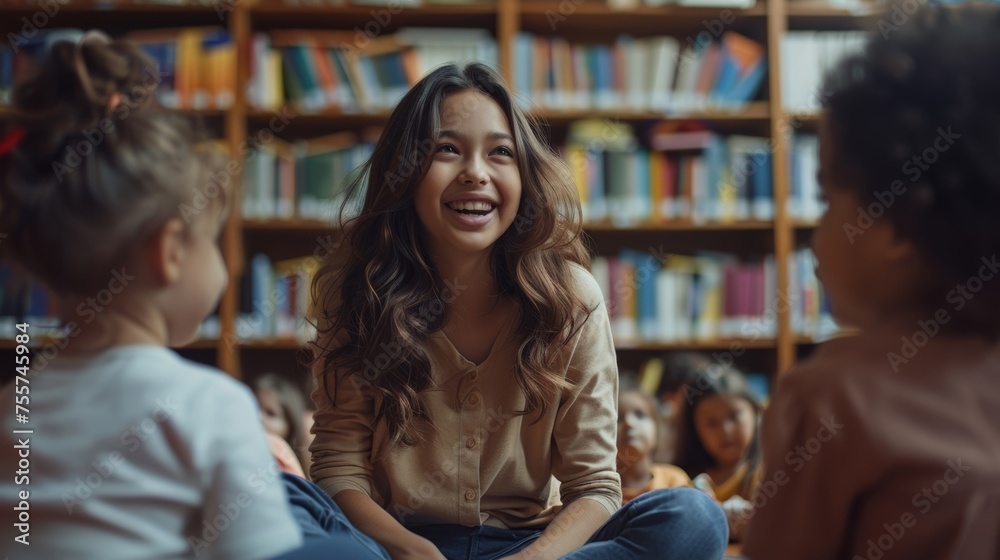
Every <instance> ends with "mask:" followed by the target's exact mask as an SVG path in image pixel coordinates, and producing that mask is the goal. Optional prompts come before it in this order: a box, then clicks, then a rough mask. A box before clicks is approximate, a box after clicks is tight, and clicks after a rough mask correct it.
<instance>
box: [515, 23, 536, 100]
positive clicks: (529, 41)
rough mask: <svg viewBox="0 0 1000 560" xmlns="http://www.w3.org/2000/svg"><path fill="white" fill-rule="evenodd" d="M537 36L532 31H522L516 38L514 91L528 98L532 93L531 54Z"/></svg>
mask: <svg viewBox="0 0 1000 560" xmlns="http://www.w3.org/2000/svg"><path fill="white" fill-rule="evenodd" d="M534 42H535V38H534V36H533V35H532V34H531V33H525V32H523V31H522V32H520V33H518V34H517V36H516V37H515V38H514V70H515V75H514V91H516V92H518V93H520V94H521V95H523V96H525V98H528V97H529V96H530V95H531V91H532V90H531V88H532V85H533V84H532V83H531V55H532V51H533V49H534Z"/></svg>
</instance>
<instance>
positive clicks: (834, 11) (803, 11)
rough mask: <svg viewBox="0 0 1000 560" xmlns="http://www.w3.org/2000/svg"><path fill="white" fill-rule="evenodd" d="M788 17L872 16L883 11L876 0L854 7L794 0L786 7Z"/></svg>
mask: <svg viewBox="0 0 1000 560" xmlns="http://www.w3.org/2000/svg"><path fill="white" fill-rule="evenodd" d="M785 11H786V13H787V14H788V17H790V18H794V17H826V18H844V17H862V18H863V17H870V16H872V15H875V14H879V13H881V9H880V8H879V7H878V6H877V5H876V4H875V3H874V2H863V3H861V4H860V5H859V6H858V7H856V8H853V9H845V8H837V7H834V6H831V5H830V3H829V2H827V1H825V0H802V1H800V0H792V1H790V2H788V3H787V7H786V8H785Z"/></svg>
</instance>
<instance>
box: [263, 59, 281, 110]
mask: <svg viewBox="0 0 1000 560" xmlns="http://www.w3.org/2000/svg"><path fill="white" fill-rule="evenodd" d="M264 64H266V71H267V77H268V78H269V79H268V81H267V99H268V100H269V101H271V102H272V103H271V105H270V108H273V109H278V108H281V107H283V106H284V105H285V88H283V87H281V84H283V83H284V80H285V76H284V75H283V74H282V67H281V51H279V50H270V51H268V53H267V59H266V60H265V62H264Z"/></svg>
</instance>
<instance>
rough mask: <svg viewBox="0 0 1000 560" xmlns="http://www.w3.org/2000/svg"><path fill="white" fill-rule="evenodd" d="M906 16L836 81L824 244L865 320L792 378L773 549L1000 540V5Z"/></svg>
mask: <svg viewBox="0 0 1000 560" xmlns="http://www.w3.org/2000/svg"><path fill="white" fill-rule="evenodd" d="M897 9H898V8H897ZM890 21H891V22H894V23H897V22H896V16H895V13H893V14H891V17H890V14H886V15H885V16H883V18H882V19H880V20H879V29H880V30H881V33H879V34H874V33H873V35H872V37H871V39H870V40H869V41H868V43H867V45H866V46H865V49H864V51H863V53H860V54H857V55H852V56H849V57H847V58H846V59H844V60H843V61H841V62H840V64H839V65H838V66H837V67H836V68H835V69H834V70H833V71H832V72H831V73H830V74H829V75H828V76H827V78H826V83H825V85H824V87H823V92H824V97H825V98H824V100H823V115H822V119H821V121H820V130H819V138H820V153H819V160H820V169H819V181H820V187H821V190H822V192H823V194H824V195H825V197H826V199H827V201H828V207H827V209H826V212H825V214H824V215H823V217H822V218H821V220H820V222H819V224H818V226H817V228H816V230H815V232H814V234H813V240H812V247H813V252H814V253H815V254H816V259H817V262H818V266H817V275H818V276H819V279H820V280H821V281H822V283H823V285H824V287H825V288H826V291H827V293H828V295H829V297H830V304H831V307H832V311H833V315H834V317H835V318H837V320H838V322H840V323H841V324H849V325H852V326H854V327H857V328H858V329H859V330H860V334H859V335H857V336H852V337H844V338H839V339H837V340H833V341H830V342H828V343H825V344H823V345H821V346H820V347H819V348H818V349H817V350H816V351H815V352H813V354H812V355H811V356H810V357H809V359H808V360H806V361H804V362H802V363H801V364H799V365H797V366H796V367H794V368H793V369H792V371H790V372H788V373H787V374H786V375H784V376H783V377H782V378H781V379H780V382H779V383H778V386H777V389H776V391H775V392H774V394H773V396H772V399H771V404H770V406H769V408H768V411H767V414H766V415H765V417H764V424H763V434H762V438H763V439H762V441H763V449H764V466H765V468H766V471H765V473H764V476H763V479H762V480H763V482H762V483H761V489H762V492H760V494H761V497H760V498H758V499H757V500H755V502H759V503H755V505H756V512H755V514H754V517H753V520H752V521H751V524H750V527H749V533H748V536H747V539H746V543H745V546H744V553H745V554H746V555H747V556H749V557H751V558H753V559H755V560H757V559H759V560H781V559H786V558H787V559H799V558H810V559H812V560H823V559H828V558H830V559H832V558H855V559H856V558H866V559H869V560H871V559H876V558H878V559H881V560H904V559H905V560H910V559H913V558H928V559H930V558H933V559H949V560H996V559H997V558H1000V537H998V534H1000V533H998V531H997V529H998V528H1000V389H998V387H1000V385H998V383H1000V260H998V259H1000V219H998V218H997V217H998V216H1000V165H998V162H997V154H1000V73H998V72H997V64H996V53H997V52H1000V9H997V8H996V7H995V6H988V5H982V6H979V5H976V6H931V5H927V6H922V7H920V8H919V10H918V11H917V12H915V13H913V14H910V15H909V16H908V19H907V20H906V22H905V24H901V25H898V26H897V25H892V24H890V23H889V22H890ZM765 489H768V490H769V491H768V492H764V491H763V490H765Z"/></svg>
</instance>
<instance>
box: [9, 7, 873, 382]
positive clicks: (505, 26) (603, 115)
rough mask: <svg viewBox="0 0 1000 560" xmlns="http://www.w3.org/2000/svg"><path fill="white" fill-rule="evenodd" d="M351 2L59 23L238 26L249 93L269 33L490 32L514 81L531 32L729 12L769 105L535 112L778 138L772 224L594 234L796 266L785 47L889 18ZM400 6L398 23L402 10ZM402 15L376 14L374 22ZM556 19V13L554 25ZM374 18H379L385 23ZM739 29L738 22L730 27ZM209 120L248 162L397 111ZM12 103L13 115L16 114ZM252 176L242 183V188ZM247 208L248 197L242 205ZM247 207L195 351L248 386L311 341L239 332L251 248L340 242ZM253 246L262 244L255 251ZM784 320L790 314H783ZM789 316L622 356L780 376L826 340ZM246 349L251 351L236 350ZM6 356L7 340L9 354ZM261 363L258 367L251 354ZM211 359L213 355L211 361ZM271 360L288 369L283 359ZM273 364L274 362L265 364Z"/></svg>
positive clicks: (214, 114) (668, 25)
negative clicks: (741, 333) (811, 32)
mask: <svg viewBox="0 0 1000 560" xmlns="http://www.w3.org/2000/svg"><path fill="white" fill-rule="evenodd" d="M36 1H37V0H0V22H2V23H0V31H3V33H4V36H5V37H7V36H8V33H15V34H16V33H18V32H21V31H23V30H22V27H23V25H22V24H23V21H24V20H23V19H22V18H28V19H29V20H30V18H31V17H32V16H33V15H34V14H37V13H38V11H39V9H40V8H39V7H38V5H37V4H36V3H35V2H36ZM339 4H341V2H340V1H339V0H337V1H334V0H256V1H254V0H224V1H223V2H221V3H220V4H210V3H207V2H206V3H195V2H189V1H188V2H185V1H184V0H181V2H179V3H176V4H169V5H168V4H156V3H146V2H139V1H135V0H116V1H103V0H68V1H67V2H66V3H63V4H59V11H58V13H56V14H55V15H53V16H52V17H51V18H49V19H50V20H51V23H50V25H49V26H53V27H56V26H58V27H84V28H86V27H96V28H103V29H107V30H108V31H109V32H111V33H112V34H114V35H124V34H126V33H129V32H132V31H135V30H137V29H140V30H141V29H159V28H168V27H175V26H221V27H223V28H225V29H226V30H228V32H229V33H230V36H231V37H232V39H233V41H234V44H235V45H237V46H238V49H237V52H238V55H237V56H238V65H237V69H236V84H237V85H242V84H247V83H248V80H249V78H250V63H249V56H250V55H249V49H248V48H246V46H247V45H249V42H250V39H251V36H252V34H253V33H256V32H269V31H275V30H281V29H302V28H309V29H341V30H353V29H355V28H356V27H358V28H363V27H364V26H365V25H369V24H371V23H372V22H373V21H375V23H376V25H375V26H373V27H377V28H378V31H379V33H392V32H394V31H395V30H397V29H399V28H401V27H477V28H486V29H489V30H491V32H492V33H493V34H494V37H495V39H496V43H497V58H498V63H499V69H500V70H501V73H502V74H503V75H504V77H505V78H506V79H507V80H508V82H509V83H512V84H513V83H514V80H513V78H514V71H515V68H514V60H512V59H513V55H512V51H513V49H512V47H513V45H514V42H515V40H516V37H517V34H518V33H519V32H522V31H528V32H531V33H536V34H539V35H550V36H553V35H558V36H565V37H566V38H568V39H569V40H571V41H573V40H580V39H582V38H586V39H592V40H598V41H613V40H614V37H615V36H616V35H618V34H619V33H623V32H627V33H631V34H635V35H636V36H639V37H650V36H654V35H672V36H675V37H678V38H679V39H681V40H683V39H684V38H685V37H687V38H690V37H693V36H695V35H697V34H698V33H699V32H701V31H703V30H704V29H705V27H704V25H705V22H706V21H710V20H712V19H714V18H719V17H720V15H721V14H723V13H728V14H729V15H731V17H732V21H731V27H732V28H734V29H736V30H738V31H739V32H741V33H746V34H748V35H750V36H752V37H754V38H755V39H756V40H758V41H760V42H761V43H763V44H764V45H765V47H766V52H767V75H766V79H765V82H764V84H763V86H762V87H761V90H760V93H758V95H757V98H756V99H755V100H754V101H751V102H749V103H747V104H745V105H743V106H741V107H739V108H738V109H736V110H720V109H707V110H697V111H688V112H685V113H683V114H672V115H669V116H666V115H664V114H663V113H657V112H653V111H646V110H634V109H628V108H624V107H623V108H620V109H593V110H586V109H567V110H554V109H548V108H546V109H539V110H537V111H536V112H535V114H536V115H537V116H538V117H540V118H542V119H543V120H544V121H546V122H547V123H548V125H549V127H550V128H551V130H553V131H555V132H554V134H556V135H557V136H558V135H559V134H561V133H562V132H564V131H565V129H566V128H567V127H568V126H569V124H570V123H572V122H573V121H576V120H578V119H608V120H616V121H622V122H629V123H642V122H645V121H650V120H654V119H655V120H667V121H670V120H674V121H676V120H688V119H694V120H698V121H703V122H706V123H711V124H712V125H714V126H719V127H721V128H722V129H724V130H726V131H733V132H735V133H742V132H744V131H749V132H750V133H753V134H758V135H760V136H767V137H770V138H772V139H773V149H772V151H771V158H772V159H771V162H772V180H773V185H772V189H773V190H772V192H773V199H774V215H773V219H769V220H749V221H748V220H743V221H734V222H709V223H693V222H690V221H671V222H663V223H650V224H641V225H636V226H630V227H627V228H623V227H616V226H615V225H612V224H611V223H610V222H604V221H602V222H597V223H591V224H588V225H587V226H586V228H585V229H586V232H587V234H588V236H589V237H590V238H591V240H592V245H593V246H594V247H595V248H596V249H597V251H598V252H605V253H607V252H610V251H614V250H615V248H623V247H628V246H632V247H634V246H637V245H638V246H649V245H650V244H661V243H662V244H664V245H665V246H668V247H671V248H673V247H679V248H688V249H689V250H690V249H693V250H699V249H701V248H707V249H710V250H719V249H731V248H735V250H736V251H744V252H745V251H758V252H769V253H773V254H774V257H775V260H776V262H777V263H785V262H788V261H789V259H791V258H792V256H793V253H794V252H795V250H796V248H797V246H800V245H802V243H803V241H804V240H806V239H807V238H808V234H809V233H810V231H811V230H812V229H813V228H814V227H815V221H814V220H806V219H799V218H797V217H794V216H792V215H790V213H789V211H788V209H787V208H786V204H785V201H786V200H787V199H788V198H789V196H790V192H791V188H792V186H791V184H790V183H791V178H790V177H789V173H788V172H787V170H788V169H789V157H790V154H789V151H790V142H789V140H790V135H789V130H790V129H795V130H798V128H799V127H800V126H801V127H802V128H803V129H806V130H809V129H810V128H809V127H811V129H812V130H815V124H816V122H817V121H818V117H819V115H818V113H817V112H815V111H811V110H807V111H790V110H787V109H786V108H785V107H784V106H783V104H782V81H781V79H782V62H783V61H782V60H781V51H782V38H783V37H784V36H785V34H786V33H788V32H789V31H790V30H802V29H819V30H825V29H861V28H864V27H865V26H866V25H867V23H869V22H871V21H872V19H873V17H874V14H876V13H877V12H876V10H875V8H874V7H873V4H863V5H861V6H862V7H859V8H857V9H854V10H846V9H838V8H831V7H829V6H828V5H827V4H825V3H819V2H814V1H812V0H807V1H798V0H758V2H757V4H756V5H755V6H754V7H752V8H749V9H730V8H722V7H682V6H676V5H668V6H662V7H647V6H641V7H636V8H631V9H615V8H612V7H609V6H607V5H605V4H603V3H600V2H597V1H593V2H572V1H569V0H563V1H561V2H556V1H550V0H495V1H493V2H478V3H448V4H444V3H442V4H427V5H424V6H418V7H403V6H400V5H399V4H398V3H395V2H392V3H387V4H386V5H383V6H379V5H374V4H373V5H363V6H361V5H339ZM390 8H391V13H390ZM383 12H385V14H388V15H390V16H391V17H389V18H386V19H385V20H383V19H382V18H383V16H377V17H375V16H373V14H375V13H379V14H382V13H383ZM553 15H555V16H556V17H555V18H553ZM373 17H374V19H373ZM727 25H728V24H727ZM189 113H190V114H192V115H196V116H198V117H201V118H202V119H203V120H205V121H206V122H208V123H209V125H210V128H213V129H214V130H216V131H217V133H218V134H219V136H220V137H221V138H223V139H224V140H225V141H226V143H227V145H228V147H229V149H230V151H231V152H232V153H238V151H239V149H240V146H241V144H242V143H243V142H244V141H245V140H246V139H247V138H248V135H249V134H253V133H254V132H255V131H258V130H261V129H264V128H266V127H267V126H268V123H269V122H270V120H271V119H272V118H273V117H275V115H277V114H279V113H281V114H283V115H286V116H288V117H289V120H290V121H291V122H290V123H289V130H294V131H301V130H304V131H308V132H309V133H312V134H328V133H330V132H335V131H338V130H360V129H363V128H365V127H370V126H378V125H379V124H381V123H384V122H385V120H386V117H387V116H388V112H386V111H384V110H383V111H373V112H358V113H345V112H341V111H334V110H324V111H319V112H315V113H301V112H297V111H295V110H292V109H290V108H287V107H286V108H284V109H281V110H270V111H265V110H259V109H255V108H253V107H252V106H251V105H250V103H249V102H248V99H247V95H246V91H245V90H244V88H242V87H237V88H236V92H235V96H234V101H233V103H232V106H231V107H229V108H228V109H225V110H213V111H189ZM4 114H5V113H4V109H3V108H2V107H0V118H3V117H4ZM241 183H242V182H241V178H240V177H234V184H236V185H240V184H241ZM236 200H237V201H239V200H240V197H239V196H237V197H236ZM239 206H240V204H239V203H238V202H237V203H236V204H235V205H234V212H233V213H232V215H231V218H230V220H229V221H228V223H227V224H226V227H225V230H224V235H223V240H222V250H223V254H224V255H225V259H226V263H227V267H228V270H229V276H230V285H229V286H228V288H227V290H226V292H225V294H224V295H223V298H222V300H221V302H220V306H219V324H220V332H219V336H218V338H217V339H212V340H202V341H198V342H197V343H196V344H195V345H194V346H193V348H192V350H195V351H198V352H205V351H209V352H211V351H214V354H215V355H214V360H215V363H216V364H217V365H218V366H219V367H220V368H221V369H223V370H225V371H227V372H229V373H231V374H233V375H235V376H240V375H241V372H243V371H244V367H243V366H244V365H248V366H249V365H251V364H249V363H248V362H249V361H257V360H258V359H259V357H260V356H264V355H270V354H273V353H279V354H280V353H284V354H281V356H282V357H281V358H280V359H282V360H285V361H287V360H290V359H292V358H293V356H294V355H295V354H293V352H294V351H296V350H298V349H300V348H301V343H300V342H298V341H296V340H294V339H285V338H279V339H275V340H242V339H240V338H239V337H238V336H237V333H236V328H237V327H236V317H237V314H238V313H239V307H240V296H241V294H240V281H239V279H240V278H241V276H242V275H244V274H245V273H247V270H248V266H249V263H248V262H247V261H248V255H249V254H252V252H251V251H257V250H263V251H272V250H273V251H277V252H279V253H282V255H281V257H280V258H289V257H291V256H293V255H294V254H310V253H312V252H313V249H314V247H315V246H316V243H317V240H318V239H320V238H322V237H323V236H327V235H330V234H331V233H333V232H332V230H331V229H330V227H329V225H328V224H326V223H324V222H322V221H318V220H308V219H244V218H243V217H242V216H241V215H240V211H239ZM251 246H253V247H251ZM789 276H790V274H789V270H788V267H787V266H777V267H776V279H775V281H776V286H777V291H778V292H779V293H788V290H789V286H790V282H791V279H790V277H789ZM779 311H780V310H779ZM789 315H790V314H789V312H787V311H780V312H779V313H777V329H776V333H775V336H773V337H766V338H765V337H761V338H718V339H711V340H697V341H691V342H671V343H651V342H624V341H622V342H621V343H620V344H619V349H620V350H621V352H622V353H623V354H627V355H633V354H638V355H643V354H645V355H650V356H651V355H655V353H657V352H666V351H675V350H703V351H726V350H727V349H733V348H738V349H739V351H740V352H741V353H742V351H743V350H748V351H753V352H756V353H758V354H759V355H760V356H761V357H760V358H759V359H758V360H759V361H760V362H762V363H765V364H767V367H768V369H770V370H772V371H776V372H783V371H785V370H787V369H788V368H789V367H790V366H791V365H792V364H793V363H794V362H795V361H796V360H797V359H798V357H799V356H800V355H801V353H802V348H803V347H806V346H808V345H810V344H813V343H814V340H813V339H812V337H809V336H804V335H801V334H796V333H795V332H793V330H792V325H791V320H790V317H789ZM236 340H239V342H233V341H236ZM4 348H7V346H5V345H4V344H3V343H2V342H0V349H4ZM246 352H250V353H252V359H250V358H248V357H247V356H245V355H244V354H245V353H246ZM199 355H202V354H199ZM267 359H268V360H275V361H277V360H278V359H279V358H278V357H270V358H267ZM265 361H266V360H265Z"/></svg>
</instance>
